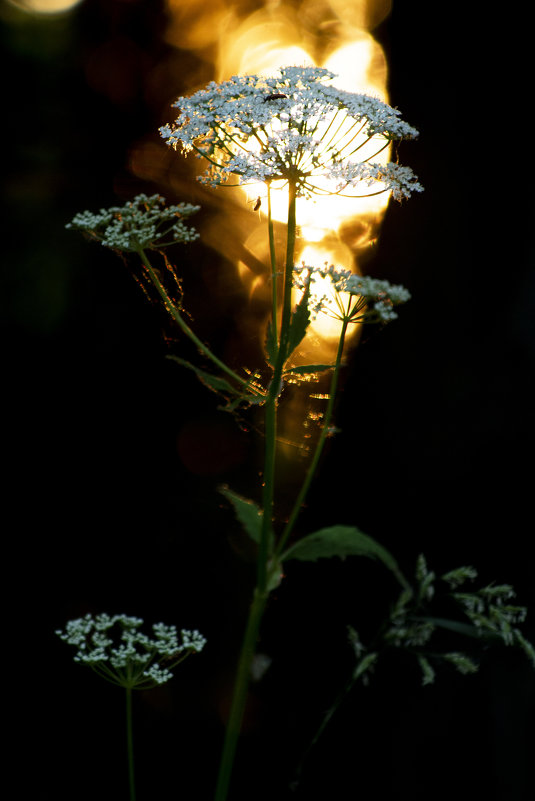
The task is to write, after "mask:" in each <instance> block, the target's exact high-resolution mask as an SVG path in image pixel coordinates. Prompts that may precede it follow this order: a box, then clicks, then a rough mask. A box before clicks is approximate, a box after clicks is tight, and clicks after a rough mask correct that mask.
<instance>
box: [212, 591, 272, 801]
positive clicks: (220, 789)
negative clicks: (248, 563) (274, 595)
mask: <svg viewBox="0 0 535 801" xmlns="http://www.w3.org/2000/svg"><path fill="white" fill-rule="evenodd" d="M267 597H268V592H267V591H263V592H261V591H260V590H259V589H258V587H257V588H256V590H255V592H254V595H253V601H252V603H251V607H250V609H249V617H248V620H247V627H246V629H245V635H244V638H243V643H242V648H241V653H240V660H239V663H238V671H237V675H236V683H235V686H234V694H233V698H232V705H231V708H230V715H229V719H228V721H227V727H226V731H225V741H224V744H223V752H222V755H221V762H220V765H219V774H218V777H217V786H216V792H215V796H214V801H225V800H226V798H227V795H228V790H229V785H230V779H231V774H232V768H233V765H234V758H235V755H236V746H237V744H238V738H239V736H240V731H241V724H242V720H243V714H244V711H245V704H246V701H247V690H248V687H249V677H250V673H251V662H252V660H253V656H254V652H255V647H256V641H257V639H258V632H259V630H260V623H261V620H262V615H263V613H264V609H265V606H266V601H267Z"/></svg>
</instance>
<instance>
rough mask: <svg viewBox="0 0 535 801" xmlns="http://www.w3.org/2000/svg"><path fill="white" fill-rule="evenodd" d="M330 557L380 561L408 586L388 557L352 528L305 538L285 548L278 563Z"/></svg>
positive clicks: (336, 528)
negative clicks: (365, 557) (362, 557)
mask: <svg viewBox="0 0 535 801" xmlns="http://www.w3.org/2000/svg"><path fill="white" fill-rule="evenodd" d="M332 556H338V557H339V558H340V559H344V558H345V557H346V556H368V557H370V558H372V559H380V560H381V561H382V562H383V564H384V565H386V567H388V569H389V570H391V571H392V572H393V573H394V575H395V576H396V578H397V579H398V581H399V582H400V584H401V585H402V586H404V587H406V586H408V585H407V582H406V580H405V578H404V577H403V575H402V573H401V572H400V570H399V567H398V565H397V562H396V560H395V559H394V557H393V556H392V554H391V553H389V551H387V550H386V548H383V546H382V545H380V544H379V543H378V542H376V541H375V540H374V539H373V538H372V537H369V536H368V535H367V534H363V533H362V531H359V529H358V528H356V527H355V526H330V527H328V528H322V529H320V530H319V531H315V532H314V533H313V534H308V535H307V536H306V537H303V538H302V539H301V540H298V542H296V543H294V545H292V546H291V547H290V548H288V550H287V551H286V552H285V553H284V554H283V555H282V556H281V560H282V561H283V562H284V561H285V560H286V559H300V560H301V561H306V562H309V561H310V562H315V561H316V560H317V559H328V558H330V557H332Z"/></svg>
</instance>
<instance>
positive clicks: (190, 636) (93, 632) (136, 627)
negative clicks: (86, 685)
mask: <svg viewBox="0 0 535 801" xmlns="http://www.w3.org/2000/svg"><path fill="white" fill-rule="evenodd" d="M142 625H143V620H142V619H141V618H139V617H128V616H127V615H113V616H110V615H107V614H101V615H96V616H95V617H93V616H92V615H90V614H88V615H85V617H81V618H77V619H76V620H69V621H68V623H67V625H66V626H65V631H56V634H57V635H58V636H59V637H60V638H61V639H62V640H63V641H64V642H66V643H68V644H69V645H75V646H76V647H77V649H78V650H77V652H76V654H75V656H74V661H75V662H81V663H83V664H85V665H89V667H91V668H93V670H95V671H96V672H97V673H98V674H99V675H101V676H102V677H103V678H105V679H107V680H108V681H111V682H112V683H113V684H118V685H119V686H121V687H126V688H130V689H148V688H150V687H154V686H156V685H157V684H163V683H165V682H167V681H169V679H170V678H172V676H173V674H172V673H171V668H174V667H175V666H176V665H178V664H179V662H182V661H183V660H184V659H185V658H186V657H187V656H189V654H192V653H199V652H200V651H202V649H203V648H204V646H205V644H206V640H205V638H204V637H203V636H202V634H199V632H198V631H197V630H194V631H189V630H187V629H182V630H181V632H180V638H179V635H178V632H177V629H176V627H175V626H168V625H166V624H164V623H155V624H154V625H153V626H152V632H153V637H152V638H151V637H149V636H148V635H146V634H145V633H143V632H142V631H141V630H140V629H141V626H142ZM162 662H165V665H164V667H162V665H161V663H162Z"/></svg>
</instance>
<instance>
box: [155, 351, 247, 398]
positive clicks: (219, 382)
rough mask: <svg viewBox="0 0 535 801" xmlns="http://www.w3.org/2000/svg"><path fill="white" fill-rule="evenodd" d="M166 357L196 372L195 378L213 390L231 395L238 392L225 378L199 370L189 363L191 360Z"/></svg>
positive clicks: (171, 356)
mask: <svg viewBox="0 0 535 801" xmlns="http://www.w3.org/2000/svg"><path fill="white" fill-rule="evenodd" d="M167 358H168V359H171V360H172V361H174V362H177V363H178V364H180V365H182V367H187V368H188V369H189V370H193V371H194V373H196V375H197V378H199V379H200V380H201V381H202V383H203V384H206V386H207V387H208V388H209V389H211V390H213V391H214V392H228V393H230V394H231V395H238V394H240V393H239V392H238V390H237V389H236V388H235V387H233V386H232V384H230V383H229V382H228V381H227V380H226V378H221V376H217V375H212V374H211V373H207V372H206V371H205V370H201V369H200V367H195V365H194V364H191V362H188V361H186V360H185V359H181V358H180V356H173V355H170V356H167Z"/></svg>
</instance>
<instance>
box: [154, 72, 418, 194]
mask: <svg viewBox="0 0 535 801" xmlns="http://www.w3.org/2000/svg"><path fill="white" fill-rule="evenodd" d="M335 77H336V76H335V75H334V74H333V73H332V72H330V71H329V70H326V69H322V68H319V67H282V68H281V69H280V70H278V72H277V73H276V74H275V75H273V76H271V77H265V76H260V75H245V76H235V77H233V78H231V79H230V80H228V81H224V82H222V83H219V84H218V83H215V82H211V83H209V84H208V86H207V87H206V88H205V89H201V90H200V91H198V92H196V93H195V94H194V95H192V96H191V97H179V98H178V100H176V102H175V103H174V104H173V106H174V107H176V108H178V109H179V111H180V116H179V117H178V118H177V119H176V121H175V122H174V124H171V125H165V126H163V127H162V128H160V133H161V135H162V137H163V139H164V140H166V142H167V144H168V145H170V146H171V147H174V148H180V149H181V150H182V151H184V152H189V151H194V152H195V153H196V155H197V156H199V157H202V158H204V159H205V160H206V161H207V162H208V169H207V171H206V172H205V173H204V174H203V175H201V176H200V179H201V180H203V181H206V182H208V183H211V184H213V185H218V184H222V183H227V182H228V179H229V176H230V175H234V176H237V179H238V183H240V184H247V183H254V182H264V183H270V182H273V181H275V182H277V181H281V182H283V183H292V184H295V186H296V193H297V196H298V197H303V196H304V197H310V196H312V195H325V194H343V193H345V192H347V193H348V194H349V195H350V196H351V197H366V196H369V195H372V194H378V193H381V192H392V196H393V197H394V198H395V199H396V200H401V199H402V198H405V197H409V196H410V194H411V193H412V192H421V191H422V188H423V187H422V186H421V185H420V184H419V183H418V181H417V179H416V177H415V175H414V174H413V172H412V170H411V169H410V168H409V167H401V166H400V165H399V164H395V163H390V162H389V163H387V164H380V163H378V162H376V161H375V159H376V157H377V156H378V155H379V154H380V153H381V152H382V151H384V150H386V148H387V147H388V146H389V144H390V143H391V142H392V141H399V140H402V139H413V138H415V137H416V136H418V132H417V130H416V129H415V128H413V127H412V126H410V125H408V124H407V123H406V122H404V121H403V120H402V119H401V116H400V112H399V111H398V110H397V109H394V108H392V107H391V106H389V105H388V104H387V103H384V102H383V101H381V100H379V99H377V98H375V97H370V96H368V95H363V94H355V93H353V92H347V91H345V90H342V89H338V88H336V87H335V86H333V85H332V80H333V79H334V78H335Z"/></svg>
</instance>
